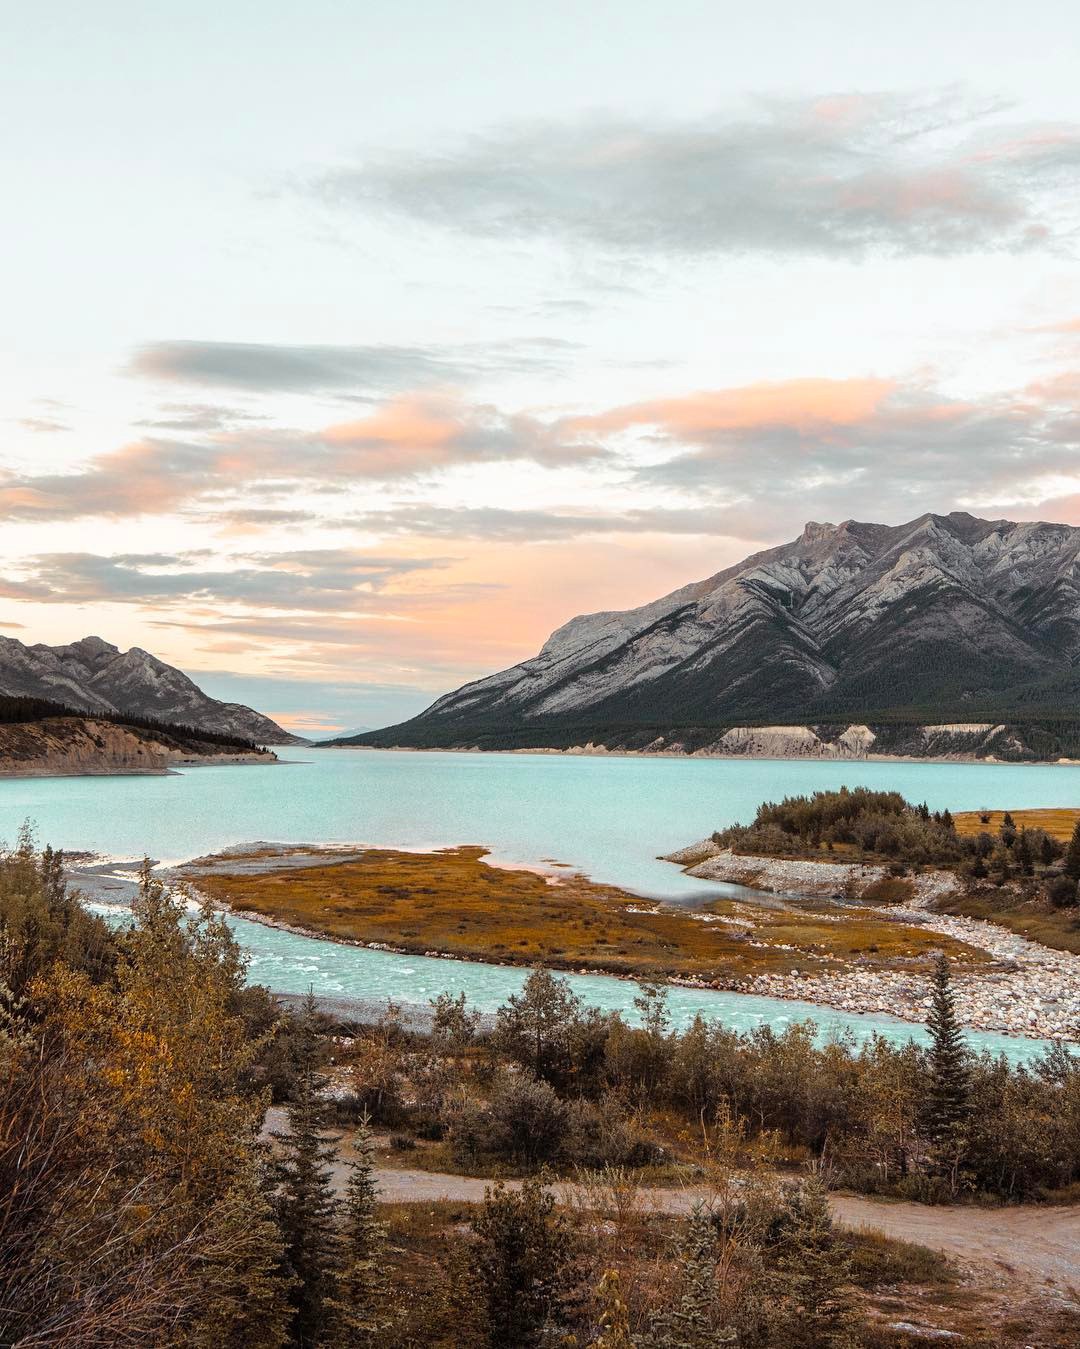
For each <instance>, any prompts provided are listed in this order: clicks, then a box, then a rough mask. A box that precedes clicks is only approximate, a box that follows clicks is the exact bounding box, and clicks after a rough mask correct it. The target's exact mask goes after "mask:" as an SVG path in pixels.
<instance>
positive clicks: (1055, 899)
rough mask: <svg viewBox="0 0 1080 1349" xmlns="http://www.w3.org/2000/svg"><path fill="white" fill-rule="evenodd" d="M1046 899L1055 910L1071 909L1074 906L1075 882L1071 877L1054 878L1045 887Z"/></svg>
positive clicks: (1075, 897) (1075, 896)
mask: <svg viewBox="0 0 1080 1349" xmlns="http://www.w3.org/2000/svg"><path fill="white" fill-rule="evenodd" d="M1046 898H1047V899H1048V900H1049V901H1050V904H1051V906H1052V907H1053V908H1055V909H1071V908H1074V907H1075V906H1076V899H1077V891H1076V882H1075V881H1074V880H1073V878H1072V877H1071V876H1055V877H1054V879H1053V880H1052V881H1051V882H1050V884H1049V885H1048V886H1047V887H1046Z"/></svg>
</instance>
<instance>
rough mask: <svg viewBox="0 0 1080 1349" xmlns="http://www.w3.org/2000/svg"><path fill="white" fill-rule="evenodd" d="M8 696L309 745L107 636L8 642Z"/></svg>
mask: <svg viewBox="0 0 1080 1349" xmlns="http://www.w3.org/2000/svg"><path fill="white" fill-rule="evenodd" d="M0 694H6V695H8V696H10V697H24V698H40V699H45V700H47V701H49V702H52V703H55V704H61V705H62V706H63V707H64V708H66V709H70V710H73V711H76V712H92V713H100V712H106V713H119V714H123V715H127V716H132V717H143V718H151V719H153V720H154V721H156V722H162V723H167V724H170V725H178V726H186V727H189V728H192V729H194V730H199V731H208V732H211V733H213V734H217V735H225V736H232V737H237V738H239V739H241V740H250V741H256V742H258V743H259V744H274V745H289V744H302V743H304V742H303V741H301V740H300V739H299V737H297V736H294V735H290V734H289V733H288V732H287V731H285V730H283V729H282V728H281V727H280V726H279V725H278V724H277V722H275V721H271V719H270V718H269V717H265V716H263V715H262V713H260V712H256V711H254V710H253V709H252V708H250V707H245V706H244V705H243V704H242V703H223V702H219V701H218V699H216V698H211V697H210V696H209V695H208V694H206V693H203V691H202V689H200V688H199V687H198V685H197V684H195V683H194V682H193V681H192V680H191V679H189V678H188V676H187V675H186V674H184V673H183V672H182V671H180V670H177V669H176V668H175V667H174V666H172V665H166V664H165V662H164V661H161V660H158V659H157V657H156V656H152V655H151V654H150V653H149V652H148V651H144V650H143V649H142V648H141V647H137V646H134V647H132V648H131V650H130V651H121V650H120V649H119V648H118V647H115V646H113V645H112V644H111V643H110V642H106V641H103V640H102V639H101V638H100V637H84V638H83V639H82V640H81V641H79V642H72V643H71V644H70V645H69V646H45V645H43V644H41V643H38V644H36V645H34V646H27V645H25V644H24V643H23V642H20V641H18V640H17V639H16V638H14V637H0Z"/></svg>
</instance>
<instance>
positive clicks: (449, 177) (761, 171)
mask: <svg viewBox="0 0 1080 1349" xmlns="http://www.w3.org/2000/svg"><path fill="white" fill-rule="evenodd" d="M1000 111H1001V110H1000V109H999V108H994V107H989V106H981V107H980V106H973V105H971V104H970V102H969V101H967V100H965V99H964V98H963V97H962V96H961V95H959V94H958V93H956V92H955V91H945V92H944V93H939V94H930V95H925V96H921V97H919V96H913V95H906V94H890V93H878V94H850V95H846V94H841V95H833V96H827V97H822V98H814V99H804V100H786V101H782V100H764V99H762V100H757V101H755V102H753V103H751V104H749V106H748V107H747V108H746V109H745V111H744V112H743V113H742V114H741V115H716V116H713V117H710V118H706V119H702V120H700V121H697V122H667V123H659V122H654V123H645V122H641V121H630V120H626V119H615V118H608V119H601V118H593V119H590V120H585V121H580V122H576V123H556V122H547V123H533V124H530V125H525V126H521V127H518V128H516V129H512V130H509V131H505V132H498V133H494V134H491V135H488V136H480V137H474V138H471V139H469V140H467V141H465V142H464V143H462V144H459V145H457V146H451V147H449V148H447V149H445V150H443V151H441V152H438V153H424V154H415V155H407V154H406V155H401V154H398V155H396V156H395V157H394V158H383V159H371V160H369V161H367V162H364V163H360V164H358V165H351V166H345V167H341V168H339V169H336V170H335V171H333V172H331V173H329V174H327V175H324V177H323V178H322V179H321V180H320V181H319V182H318V183H316V184H315V185H314V190H316V191H317V192H318V193H320V194H321V195H322V196H323V197H325V198H326V199H328V200H329V201H331V202H332V203H335V204H337V205H339V206H342V207H345V208H360V209H362V210H364V211H371V210H380V211H383V212H385V213H388V214H391V215H395V216H399V217H408V218H411V219H413V220H415V221H418V222H420V223H421V224H424V225H430V226H436V227H439V228H447V227H448V228H452V229H456V230H458V231H460V232H462V233H464V234H468V235H473V236H476V237H480V238H494V239H503V240H520V239H534V238H549V239H554V240H559V241H563V242H566V243H568V244H571V245H575V246H577V245H585V246H589V247H595V248H599V249H603V250H614V251H616V252H622V253H636V254H642V255H644V254H672V255H681V256H687V255H689V256H693V255H698V256H704V255H708V254H723V253H736V254H748V253H764V254H794V255H814V256H823V257H849V258H857V257H861V256H863V255H866V254H873V253H881V254H892V255H907V256H920V255H922V256H926V255H929V256H952V255H956V254H961V253H967V252H972V251H981V250H988V249H989V250H998V249H1008V250H1015V249H1024V248H1030V247H1039V246H1044V245H1046V244H1047V243H1048V242H1050V241H1051V240H1052V239H1053V238H1054V237H1055V236H1056V234H1057V232H1058V224H1059V222H1058V214H1059V212H1060V211H1061V210H1063V209H1064V210H1068V209H1070V208H1069V206H1068V203H1069V202H1070V201H1071V199H1072V184H1073V182H1074V180H1075V172H1076V169H1077V168H1078V167H1080V128H1077V127H1076V126H1072V125H1057V126H1052V127H1040V126H1035V127H1031V126H1026V127H1011V126H1003V125H1000V124H999V114H1000ZM991 114H994V115H995V116H994V118H993V119H992V118H991Z"/></svg>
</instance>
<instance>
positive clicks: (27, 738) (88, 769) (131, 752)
mask: <svg viewBox="0 0 1080 1349" xmlns="http://www.w3.org/2000/svg"><path fill="white" fill-rule="evenodd" d="M276 760H277V756H276V755H275V754H273V753H272V752H271V751H269V750H255V751H249V750H237V751H235V752H234V751H230V750H228V749H224V748H223V747H222V746H220V745H215V744H212V743H210V742H204V741H200V740H195V739H188V738H181V737H179V736H172V735H168V734H165V733H161V734H154V733H151V732H148V731H144V730H140V729H139V728H138V727H134V726H123V725H117V724H116V723H114V722H110V721H100V720H98V719H96V718H94V717H48V718H46V719H45V720H43V721H33V722H15V723H10V724H4V725H0V777H7V778H11V777H34V778H51V777H108V776H114V775H122V774H132V773H136V774H145V775H152V776H160V775H161V774H163V773H167V772H169V771H170V769H172V768H176V767H182V766H194V765H203V764H210V763H275V762H276Z"/></svg>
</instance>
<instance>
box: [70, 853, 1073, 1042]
mask: <svg viewBox="0 0 1080 1349" xmlns="http://www.w3.org/2000/svg"><path fill="white" fill-rule="evenodd" d="M258 847H265V848H267V849H270V848H274V849H282V848H285V847H292V848H295V849H302V848H307V849H310V850H311V852H310V853H308V854H307V855H304V854H302V853H299V852H297V853H295V854H294V859H293V861H292V863H291V865H295V866H305V865H312V864H313V863H315V864H317V863H318V862H319V861H321V862H322V863H323V864H331V865H332V864H333V862H334V861H335V860H336V861H338V862H345V861H348V860H349V859H350V857H355V856H356V855H357V854H358V853H362V852H364V851H366V850H368V848H367V846H366V845H351V844H345V843H338V844H328V845H280V844H278V845H266V844H252V845H242V844H241V845H235V847H234V848H232V849H228V850H225V851H224V852H222V853H218V854H214V855H213V858H212V859H211V858H191V859H188V860H187V861H183V862H177V863H170V864H168V865H164V866H162V865H158V866H157V867H155V871H156V874H158V875H160V876H162V878H163V879H165V880H166V881H171V882H174V883H177V884H181V885H183V886H184V887H185V888H186V889H188V890H189V891H190V892H191V894H192V896H193V898H198V899H210V902H211V903H212V904H213V906H214V907H215V908H216V909H217V910H219V911H220V912H223V913H226V914H228V915H229V916H231V917H233V918H236V919H238V920H243V921H246V922H253V923H258V924H259V925H260V926H263V927H266V928H269V929H272V930H277V931H281V932H286V933H289V934H291V935H293V936H297V937H302V938H306V939H308V940H311V941H317V942H331V943H333V944H335V945H340V946H351V947H354V948H357V949H360V950H372V951H379V952H382V953H384V954H391V955H400V956H404V957H413V958H417V957H422V958H425V959H434V960H442V961H452V962H454V963H458V964H474V965H479V966H487V967H492V968H507V969H532V968H536V966H537V964H538V962H537V960H536V959H535V957H529V956H523V957H522V958H520V959H515V958H513V957H512V956H511V957H510V958H500V959H494V958H488V957H485V956H484V955H483V954H476V953H474V954H469V955H462V954H458V953H455V952H450V951H442V950H439V949H437V948H436V947H433V946H427V945H426V944H425V943H423V942H422V941H420V942H417V943H416V944H414V945H412V946H401V945H398V944H396V943H392V942H377V941H376V942H367V941H364V940H361V939H358V938H350V937H343V936H340V935H337V934H333V933H327V932H319V931H317V930H314V929H311V928H307V927H304V926H302V925H299V924H295V923H289V922H285V921H284V920H281V919H277V918H274V917H271V916H270V915H267V914H262V913H259V912H257V911H254V910H242V909H235V908H233V907H232V906H231V905H230V904H228V903H227V902H226V901H223V900H221V899H218V898H215V897H212V896H208V895H207V894H206V893H205V892H204V891H202V890H200V889H199V888H198V886H197V885H196V884H195V883H194V882H193V881H192V879H191V876H190V869H192V868H193V867H195V866H196V865H201V866H202V867H205V865H206V863H207V862H209V861H216V862H218V863H221V862H226V861H227V860H228V858H229V855H230V854H231V853H232V854H250V853H251V851H252V849H253V848H258ZM684 851H686V852H693V849H688V850H684ZM312 854H314V855H312ZM328 854H329V856H328ZM678 859H679V854H678V853H675V854H671V855H670V856H669V858H668V859H665V860H671V861H672V862H673V863H674V864H676V865H682V869H683V870H684V871H686V872H687V873H688V874H693V872H694V871H695V870H696V869H697V868H696V867H695V866H694V865H693V864H691V865H689V866H687V865H683V864H682V863H681V862H680V861H679V860H678ZM778 861H779V859H767V858H754V859H752V862H753V863H754V864H769V863H777V862H778ZM252 865H253V866H254V869H255V870H256V871H270V870H275V869H277V870H280V869H282V868H283V867H285V866H288V865H290V863H289V862H288V861H286V860H284V859H283V858H282V856H281V854H280V852H279V853H277V855H275V854H274V853H273V852H270V851H267V854H266V855H265V856H264V857H262V858H259V859H257V860H254V859H252ZM698 865H700V860H699V863H698ZM788 865H790V864H788ZM803 865H804V866H820V865H824V864H820V863H813V862H806V863H804V864H803ZM837 865H840V866H844V865H852V864H837ZM136 866H137V862H136V861H134V860H133V859H119V858H117V859H111V860H110V859H103V858H100V857H97V858H94V859H92V860H91V859H85V860H84V861H82V862H81V863H80V864H78V865H76V866H73V867H69V868H68V874H69V879H70V880H71V882H72V884H73V885H74V886H76V887H77V888H82V887H80V881H82V882H90V884H89V886H88V887H86V888H87V889H89V891H90V892H91V893H89V894H87V898H88V899H89V900H91V902H94V901H97V902H102V903H117V902H119V903H120V904H121V905H122V904H123V903H124V899H123V898H122V896H123V895H124V893H125V892H126V893H127V895H128V897H130V893H131V890H132V889H133V887H134V881H133V880H131V879H130V878H127V877H120V876H117V875H116V874H115V871H116V870H119V869H125V870H126V869H131V870H134V868H135V867H136ZM529 869H530V870H533V871H536V872H538V873H540V874H542V875H545V877H546V878H547V879H548V880H549V881H552V882H554V883H556V884H557V883H558V881H559V880H560V879H561V878H560V877H559V875H558V873H555V872H548V871H546V869H545V868H543V867H542V866H540V865H538V864H533V865H532V866H531V867H530V868H529ZM860 870H862V871H864V872H865V871H867V870H871V869H869V868H860ZM703 879H714V878H713V877H703ZM716 879H719V878H716ZM757 879H760V874H759V876H758V877H757ZM740 883H743V882H740ZM830 884H831V885H832V891H833V892H835V883H834V882H831V883H830ZM747 888H749V889H756V890H758V891H759V893H763V894H768V893H779V894H784V893H787V892H786V891H785V890H783V889H781V890H779V891H778V892H777V891H773V892H770V891H769V890H768V889H767V888H764V887H762V886H760V885H754V884H752V883H751V884H750V885H748V886H747ZM932 898H933V895H932V894H931V895H930V896H929V897H927V898H926V899H925V900H924V901H923V902H930V900H931V899H932ZM918 902H919V901H918V900H916V901H915V904H916V905H917V904H918ZM879 912H881V913H882V914H883V915H884V916H887V917H889V918H892V919H895V920H896V921H898V922H903V923H908V924H911V925H919V926H923V927H927V928H929V929H930V930H931V931H940V933H941V935H943V936H948V937H952V938H953V939H955V940H959V941H963V942H966V943H967V944H969V945H972V946H975V947H977V948H979V949H980V950H982V951H985V952H987V953H988V954H989V955H990V956H991V959H992V960H993V961H994V964H995V968H994V969H993V970H991V971H990V972H988V973H986V974H963V975H957V976H955V979H954V987H955V992H956V996H957V1009H958V1012H959V1015H960V1019H961V1022H962V1024H963V1026H964V1027H965V1028H966V1029H970V1030H974V1031H986V1032H991V1033H999V1034H1004V1035H1009V1036H1014V1037H1018V1038H1026V1039H1031V1038H1035V1039H1045V1040H1056V1041H1063V1042H1075V1041H1077V1040H1078V1039H1080V956H1072V955H1070V954H1068V953H1066V952H1058V951H1053V950H1051V948H1048V947H1043V946H1041V945H1039V944H1038V943H1035V942H1031V941H1029V940H1027V939H1026V938H1022V937H1018V936H1015V935H1014V934H1012V933H1009V932H1008V931H1007V930H1006V929H1004V928H1002V927H999V926H997V925H995V924H993V923H990V922H987V921H985V920H982V919H974V918H961V917H952V916H947V915H937V914H932V913H929V912H927V910H925V909H923V908H919V907H913V906H912V904H911V903H909V904H904V905H893V906H885V907H883V908H882V909H881V910H879ZM838 921H843V919H842V916H840V915H838ZM545 963H546V965H547V967H548V968H550V969H552V970H554V971H556V972H558V973H564V974H577V975H586V976H598V977H602V978H610V979H618V980H621V981H623V982H627V983H637V982H639V981H640V978H641V977H643V976H640V975H637V974H628V973H626V972H624V971H619V970H613V969H608V968H604V967H602V966H594V965H591V964H582V963H578V962H574V961H572V960H561V959H559V958H558V957H555V958H553V959H549V960H548V961H547V962H545ZM658 982H660V983H663V984H665V985H669V986H671V987H675V988H689V989H698V990H701V991H711V992H717V993H732V994H736V995H747V996H760V997H769V998H775V999H779V1000H782V1001H796V1002H803V1003H810V1004H813V1005H814V1006H816V1007H820V1008H822V1009H823V1010H829V1009H831V1010H835V1011H842V1012H846V1013H848V1014H856V1015H871V1016H873V1015H886V1016H890V1017H892V1018H894V1019H897V1020H899V1021H903V1022H906V1023H908V1024H914V1025H925V1020H926V1012H927V1009H928V1006H929V981H928V979H927V978H926V977H925V976H924V975H921V974H918V973H916V972H914V971H911V972H909V971H890V970H876V971H873V972H871V971H866V970H859V969H857V968H856V969H846V970H844V971H842V972H837V973H830V974H820V975H814V974H807V973H800V972H798V971H794V972H792V973H791V974H779V973H759V974H751V975H746V976H736V977H732V978H728V979H716V980H706V979H701V978H698V977H696V976H694V975H682V976H680V975H678V974H671V975H668V976H665V977H663V978H661V979H659V980H658ZM361 1001H363V1000H361Z"/></svg>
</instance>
